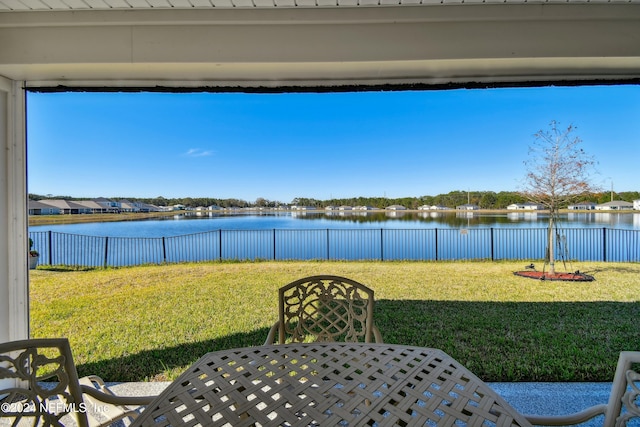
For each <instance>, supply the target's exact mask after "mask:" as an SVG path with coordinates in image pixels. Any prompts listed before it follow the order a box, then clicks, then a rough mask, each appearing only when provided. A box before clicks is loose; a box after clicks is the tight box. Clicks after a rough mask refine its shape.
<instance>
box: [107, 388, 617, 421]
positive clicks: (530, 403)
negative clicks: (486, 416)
mask: <svg viewBox="0 0 640 427" xmlns="http://www.w3.org/2000/svg"><path fill="white" fill-rule="evenodd" d="M168 384H169V383H168V382H147V383H110V384H108V385H109V386H110V388H111V389H112V390H113V391H114V392H115V393H116V394H121V395H128V396H139V395H156V394H159V393H160V392H162V390H164V388H165V387H166V386H167V385H168ZM489 385H490V386H491V387H492V388H493V389H494V390H495V391H496V392H498V394H500V395H501V396H502V397H503V398H504V399H505V400H506V401H507V402H509V403H510V404H511V405H512V406H513V407H514V408H516V409H517V410H518V411H520V412H521V413H523V414H539V415H541V414H544V415H562V414H568V413H572V412H578V411H581V410H583V409H585V408H587V407H589V406H593V405H597V404H600V403H607V401H608V400H609V393H610V392H611V383H489ZM603 418H604V417H603V416H599V417H596V418H594V419H592V420H590V421H589V422H586V423H582V424H579V426H581V427H599V426H602V422H603Z"/></svg>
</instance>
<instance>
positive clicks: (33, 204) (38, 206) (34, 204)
mask: <svg viewBox="0 0 640 427" xmlns="http://www.w3.org/2000/svg"><path fill="white" fill-rule="evenodd" d="M52 207H54V206H52V205H50V204H47V203H42V202H40V201H38V200H29V209H50V208H52Z"/></svg>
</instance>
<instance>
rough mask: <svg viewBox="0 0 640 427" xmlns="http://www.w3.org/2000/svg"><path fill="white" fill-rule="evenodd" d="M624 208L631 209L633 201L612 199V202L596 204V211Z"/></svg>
mask: <svg viewBox="0 0 640 427" xmlns="http://www.w3.org/2000/svg"><path fill="white" fill-rule="evenodd" d="M626 209H633V203H629V202H625V201H622V200H614V201H612V202H607V203H602V204H600V205H596V210H597V211H621V210H626Z"/></svg>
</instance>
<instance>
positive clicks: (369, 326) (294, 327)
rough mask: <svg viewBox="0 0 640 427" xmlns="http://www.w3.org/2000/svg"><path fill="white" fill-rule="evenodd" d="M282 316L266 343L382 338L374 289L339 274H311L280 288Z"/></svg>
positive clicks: (280, 314) (373, 339) (374, 340)
mask: <svg viewBox="0 0 640 427" xmlns="http://www.w3.org/2000/svg"><path fill="white" fill-rule="evenodd" d="M278 296H279V298H278V302H279V320H278V321H277V322H276V323H275V324H274V325H273V326H272V327H271V330H270V331H269V335H268V336H267V340H266V342H265V344H273V343H276V342H277V343H280V344H284V343H285V342H305V341H309V340H315V341H346V342H359V341H363V342H378V343H381V342H382V336H381V335H380V331H379V330H378V328H377V327H376V326H375V324H374V320H373V307H374V297H373V290H372V289H369V288H368V287H366V286H365V285H363V284H361V283H358V282H356V281H355V280H351V279H347V278H345V277H339V276H310V277H305V278H302V279H299V280H296V281H294V282H292V283H289V284H288V285H286V286H283V287H282V288H280V290H279V292H278Z"/></svg>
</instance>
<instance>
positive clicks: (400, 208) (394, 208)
mask: <svg viewBox="0 0 640 427" xmlns="http://www.w3.org/2000/svg"><path fill="white" fill-rule="evenodd" d="M385 209H386V210H389V211H404V210H407V208H405V207H404V206H402V205H391V206H387V207H386V208H385Z"/></svg>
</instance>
